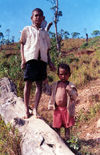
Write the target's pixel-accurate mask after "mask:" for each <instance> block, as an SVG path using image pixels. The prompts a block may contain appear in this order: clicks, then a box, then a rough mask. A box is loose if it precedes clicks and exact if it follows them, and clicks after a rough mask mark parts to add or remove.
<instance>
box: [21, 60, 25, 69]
mask: <svg viewBox="0 0 100 155" xmlns="http://www.w3.org/2000/svg"><path fill="white" fill-rule="evenodd" d="M25 64H26V61H25V59H24V60H22V62H21V69H24V68H25Z"/></svg>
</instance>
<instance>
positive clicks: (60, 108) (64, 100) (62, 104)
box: [48, 64, 78, 139]
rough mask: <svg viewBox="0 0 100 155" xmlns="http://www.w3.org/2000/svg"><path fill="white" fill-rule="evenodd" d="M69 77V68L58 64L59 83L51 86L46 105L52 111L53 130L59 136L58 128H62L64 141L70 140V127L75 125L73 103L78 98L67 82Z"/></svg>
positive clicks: (74, 89)
mask: <svg viewBox="0 0 100 155" xmlns="http://www.w3.org/2000/svg"><path fill="white" fill-rule="evenodd" d="M70 75H71V73H70V67H69V66H68V65H67V64H59V66H58V77H59V79H60V81H57V82H55V83H53V84H52V94H51V98H50V101H49V105H48V109H54V113H53V128H55V130H56V131H57V132H58V134H60V128H61V127H62V126H64V127H65V136H66V139H69V138H70V127H71V126H73V125H74V123H75V120H74V112H75V101H76V98H77V96H78V94H77V90H76V88H75V86H74V85H73V84H72V83H71V82H69V81H68V79H69V77H70Z"/></svg>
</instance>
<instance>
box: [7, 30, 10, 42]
mask: <svg viewBox="0 0 100 155" xmlns="http://www.w3.org/2000/svg"><path fill="white" fill-rule="evenodd" d="M6 35H7V43H8V44H9V42H10V40H9V36H10V29H7V30H6Z"/></svg>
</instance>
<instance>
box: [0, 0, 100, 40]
mask: <svg viewBox="0 0 100 155" xmlns="http://www.w3.org/2000/svg"><path fill="white" fill-rule="evenodd" d="M37 7H38V8H41V9H42V10H43V11H44V15H45V17H46V20H47V22H51V21H53V11H52V10H51V9H50V8H51V7H52V5H51V3H50V2H49V1H47V0H0V25H1V28H0V31H1V32H3V34H4V36H5V37H6V33H5V32H6V30H7V29H10V38H11V37H12V36H15V41H18V40H19V38H20V31H21V30H22V29H23V27H24V26H27V25H31V19H30V17H31V13H32V10H33V9H35V8H37ZM59 10H60V11H62V13H63V16H62V17H60V21H59V23H58V30H59V31H60V30H61V29H64V30H65V31H68V32H69V33H72V32H79V33H80V34H81V36H84V34H85V31H84V30H86V31H87V33H88V34H89V36H90V35H91V33H92V32H93V31H94V30H100V17H99V16H100V0H59ZM50 30H51V31H52V32H54V24H53V26H52V28H51V29H50Z"/></svg>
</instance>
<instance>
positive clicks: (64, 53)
mask: <svg viewBox="0 0 100 155" xmlns="http://www.w3.org/2000/svg"><path fill="white" fill-rule="evenodd" d="M62 43H63V47H62V50H61V54H59V55H58V53H56V50H55V48H54V47H53V48H52V50H51V57H52V61H53V62H54V63H55V65H56V67H57V65H58V63H59V62H65V63H68V64H69V65H70V67H71V72H72V74H71V77H70V81H71V82H73V83H74V84H75V85H76V86H77V88H78V90H79V92H82V91H83V90H84V89H85V88H87V87H89V84H90V83H92V81H93V82H94V81H96V80H97V79H100V67H99V66H100V37H96V38H91V39H89V42H88V44H86V43H85V40H84V39H67V40H64V41H63V42H62ZM19 47H20V45H19V43H15V44H10V45H4V46H2V49H1V50H0V78H2V77H5V76H6V77H8V78H10V79H12V80H13V81H14V82H15V84H16V85H17V92H18V96H21V97H23V88H24V82H23V71H22V70H21V68H20V64H21V60H20V51H19ZM48 79H49V83H50V82H52V81H56V80H57V79H58V77H57V75H56V72H55V73H53V72H51V71H50V70H49V68H48ZM34 88H35V87H34V85H33V91H34ZM32 94H33V93H32ZM97 95H98V96H100V95H99V94H97ZM33 98H34V95H31V102H32V103H33ZM95 98H96V96H94V95H91V96H89V103H91V102H92V103H93V105H94V106H93V108H92V109H91V108H90V106H89V107H88V110H87V111H86V110H85V111H84V110H83V111H82V110H81V109H80V110H79V111H78V112H77V123H76V125H75V127H74V128H73V129H72V135H77V133H78V132H79V129H81V127H82V123H83V124H84V126H85V125H86V124H90V125H91V123H90V122H91V121H93V120H94V119H95V118H96V116H97V115H98V113H99V112H100V101H99V100H96V99H95ZM86 100H87V99H85V101H84V104H85V103H86ZM42 102H43V103H42ZM47 102H48V97H47V96H45V95H44V96H42V99H41V103H40V108H39V113H40V114H41V115H42V116H43V118H44V119H45V120H46V121H47V122H48V123H49V124H50V125H51V122H52V115H51V113H52V112H50V111H49V112H48V110H47ZM97 103H98V105H97ZM96 105H97V106H96ZM93 114H94V115H93ZM0 121H1V120H0ZM62 133H63V132H62ZM79 143H80V145H79ZM69 144H72V148H74V150H76V151H77V150H78V152H80V155H89V154H91V155H94V153H93V149H88V147H87V148H86V147H85V150H84V148H83V146H82V145H84V144H83V142H82V141H80V137H78V138H77V137H75V136H72V138H71V141H70V142H69ZM0 145H1V144H0ZM0 151H1V150H0ZM77 154H78V153H77Z"/></svg>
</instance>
